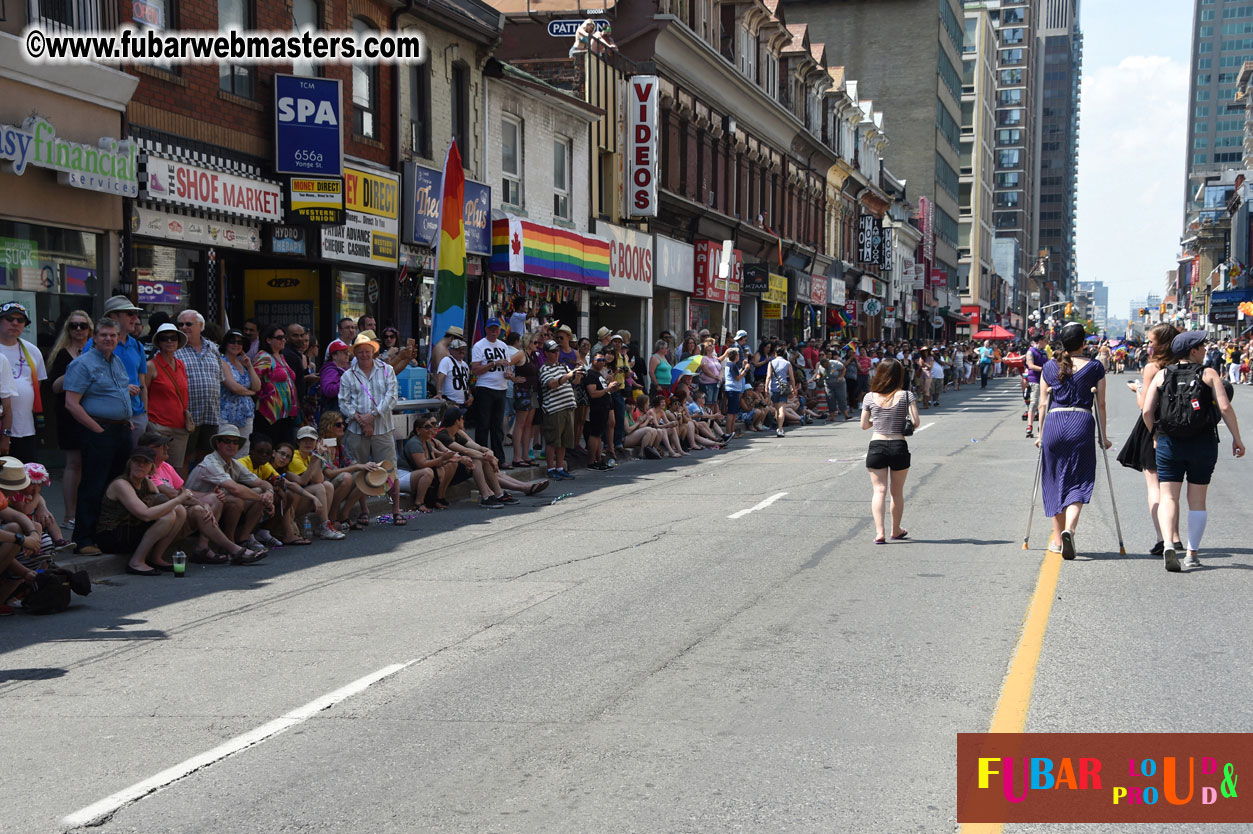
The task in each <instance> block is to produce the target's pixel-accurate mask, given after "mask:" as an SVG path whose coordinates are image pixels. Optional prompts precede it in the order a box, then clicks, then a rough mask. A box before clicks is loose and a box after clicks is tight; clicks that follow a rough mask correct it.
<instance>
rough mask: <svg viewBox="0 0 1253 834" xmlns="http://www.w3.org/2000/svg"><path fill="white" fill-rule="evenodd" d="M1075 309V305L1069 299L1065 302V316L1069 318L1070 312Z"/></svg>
mask: <svg viewBox="0 0 1253 834" xmlns="http://www.w3.org/2000/svg"><path fill="white" fill-rule="evenodd" d="M1074 311H1075V305H1074V304H1071V303H1070V302H1069V301H1067V302H1066V318H1070V314H1071V313H1073V312H1074Z"/></svg>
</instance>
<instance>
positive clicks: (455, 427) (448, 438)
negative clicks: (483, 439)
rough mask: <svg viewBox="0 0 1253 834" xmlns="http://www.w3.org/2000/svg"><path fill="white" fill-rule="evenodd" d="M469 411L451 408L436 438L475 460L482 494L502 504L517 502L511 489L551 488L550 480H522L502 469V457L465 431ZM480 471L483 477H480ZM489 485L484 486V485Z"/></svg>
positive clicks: (531, 492) (535, 490)
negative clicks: (478, 442) (475, 440)
mask: <svg viewBox="0 0 1253 834" xmlns="http://www.w3.org/2000/svg"><path fill="white" fill-rule="evenodd" d="M465 415H466V413H465V412H464V411H462V410H461V409H459V408H450V409H448V411H446V412H445V413H444V419H443V420H441V421H440V430H439V431H438V432H437V433H436V434H435V439H436V440H437V441H439V442H440V443H441V444H443V446H444V447H445V448H447V449H449V450H451V451H453V452H460V453H461V454H463V455H466V456H467V457H469V458H471V459H472V460H473V461H474V481H475V483H476V484H478V485H479V495H482V496H491V497H493V498H494V499H495V500H496V501H499V502H501V503H503V504H517V503H518V499H516V498H514V497H513V496H511V495H510V494H509V493H507V492H505V490H506V489H512V490H515V491H517V492H521V493H523V494H525V495H535V494H536V493H539V492H543V491H544V490H545V489H547V488H548V483H549V482H548V481H547V480H542V481H531V482H529V483H527V482H525V481H519V480H518V479H517V478H513V477H511V476H509V475H506V474H504V473H503V472H501V471H500V461H498V460H496V456H495V455H494V454H492V450H491V449H488V448H487V447H486V446H480V445H479V444H477V443H475V442H474V441H473V440H471V439H470V435H468V434H466V423H465ZM480 475H481V479H480ZM484 486H486V487H487V489H486V490H485V489H484V488H483V487H484Z"/></svg>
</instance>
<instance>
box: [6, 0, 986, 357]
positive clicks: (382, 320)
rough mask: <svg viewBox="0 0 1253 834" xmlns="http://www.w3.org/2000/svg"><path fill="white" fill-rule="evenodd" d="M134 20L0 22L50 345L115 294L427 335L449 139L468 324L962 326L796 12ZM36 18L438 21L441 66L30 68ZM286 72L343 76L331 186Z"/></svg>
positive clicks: (641, 3) (766, 329)
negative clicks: (458, 187) (308, 159)
mask: <svg viewBox="0 0 1253 834" xmlns="http://www.w3.org/2000/svg"><path fill="white" fill-rule="evenodd" d="M49 3H51V4H52V5H51V6H50V5H48V4H49ZM142 5H143V7H144V8H143V10H142V14H139V13H138V12H137V11H136V10H138V9H139V6H140V4H135V5H134V6H132V4H123V5H122V6H121V7H120V8H106V6H105V5H103V0H31V2H30V3H29V4H28V6H27V9H26V10H25V11H26V12H27V15H26V17H25V18H23V16H22V15H21V14H17V15H9V16H8V18H7V19H6V20H5V21H4V22H2V23H0V156H3V158H4V162H5V164H4V166H3V169H2V170H0V185H3V190H2V191H0V193H2V194H3V195H4V196H3V198H2V200H0V287H2V291H3V293H4V294H5V295H6V296H7V297H13V298H17V299H19V300H22V301H23V302H25V303H26V304H27V305H28V307H29V308H30V309H32V310H33V311H34V318H35V319H36V322H35V324H34V327H33V328H32V329H33V330H34V331H35V333H36V334H37V338H38V339H39V341H40V343H41V344H43V345H46V344H50V343H51V341H52V339H53V338H55V334H56V332H57V331H58V329H59V326H60V323H61V322H62V321H63V320H64V317H65V316H66V315H67V314H68V313H69V312H70V311H71V310H74V309H86V310H88V311H89V312H92V313H96V312H98V311H99V309H100V308H101V307H102V306H103V300H104V298H106V297H107V296H108V295H109V294H111V293H113V292H123V293H126V294H128V295H130V296H131V297H132V298H134V299H135V300H136V301H137V302H138V303H139V304H140V305H141V306H142V307H143V308H144V309H145V310H147V311H148V312H149V313H154V312H157V311H164V312H166V313H169V314H174V313H175V312H177V311H178V310H180V309H183V308H186V307H192V308H195V309H197V310H200V311H202V312H203V313H204V314H205V315H206V317H207V318H208V319H210V320H211V321H217V322H221V323H223V324H227V323H229V324H234V325H238V324H240V323H241V322H242V321H244V320H245V319H248V318H255V319H257V320H259V321H261V322H263V323H264V322H274V323H280V324H285V323H288V322H293V321H296V322H300V323H302V324H305V325H306V326H309V327H311V328H312V329H313V330H314V331H315V332H316V333H317V334H319V335H320V336H322V337H323V343H324V344H325V342H326V338H325V337H326V336H329V335H330V334H333V332H334V329H335V323H336V322H337V320H338V319H340V318H341V317H345V316H351V317H354V318H355V317H358V316H361V315H365V314H369V315H372V316H374V317H375V318H376V319H378V321H379V324H380V325H385V324H393V325H395V326H396V327H397V328H398V329H399V330H400V331H401V335H402V338H409V337H413V338H415V339H418V340H419V342H421V343H423V344H426V343H428V342H429V339H430V337H431V333H430V327H429V322H430V315H431V306H432V298H431V296H432V287H433V278H432V276H433V269H434V246H435V243H436V240H437V236H438V218H439V199H440V183H441V177H442V171H441V165H442V163H443V160H444V156H445V152H446V149H447V147H448V144H449V142H450V140H454V139H455V140H456V142H457V145H458V148H459V150H460V153H461V156H462V159H463V164H464V169H465V171H464V173H465V176H466V179H467V181H468V185H467V189H466V205H465V206H464V215H465V219H466V237H467V244H468V245H467V248H468V253H469V256H468V263H467V273H468V277H469V291H468V295H469V298H468V299H467V304H466V309H467V311H468V317H469V319H470V321H467V328H470V327H473V324H474V321H473V319H474V318H475V316H476V312H477V311H479V310H486V311H487V312H490V313H502V314H503V313H507V312H509V311H510V310H511V308H512V307H513V306H514V305H515V303H516V299H518V298H521V299H523V300H524V303H525V304H526V306H527V307H528V308H529V309H530V310H531V311H532V312H533V313H535V314H538V315H541V316H548V317H555V318H559V319H561V320H562V321H564V322H569V323H571V324H572V326H573V327H574V329H575V330H576V332H578V333H580V334H589V333H595V332H596V330H597V329H598V328H599V327H601V326H608V327H611V328H613V329H621V328H625V329H628V330H630V331H631V332H632V334H633V336H634V337H635V338H636V339H638V340H639V341H641V342H642V343H644V344H648V343H649V342H650V341H651V339H652V338H654V337H655V336H656V335H658V334H660V333H661V332H662V331H664V330H668V331H671V332H672V333H676V334H677V333H680V332H682V331H684V330H687V329H701V328H708V329H710V330H711V331H712V332H714V333H715V334H716V333H720V332H724V333H733V332H734V331H735V330H737V329H740V328H743V329H745V330H747V331H749V333H750V334H751V335H752V336H753V337H754V338H760V337H765V336H770V335H777V336H789V337H790V336H796V337H799V338H806V337H822V336H825V335H826V334H828V333H831V332H834V331H840V332H841V333H842V335H845V336H848V337H861V338H878V337H880V336H883V335H891V336H898V337H928V338H930V337H936V336H939V335H943V334H946V333H952V332H953V331H952V328H953V327H954V325H959V324H961V323H963V321H964V320H963V319H962V317H961V314H960V301H959V300H958V299H957V298H956V297H955V294H954V296H953V297H951V298H950V296H949V294H948V290H947V289H945V285H946V283H947V276H946V275H944V274H943V273H942V272H940V271H938V270H936V269H934V267H933V263H932V259H933V258H934V228H933V227H934V221H933V220H932V219H931V218H930V217H929V214H928V199H927V197H926V195H919V196H918V197H917V198H914V197H913V196H912V195H910V194H909V192H908V188H907V183H904V182H901V181H899V180H898V179H896V178H895V177H893V176H892V174H891V173H890V171H889V170H888V168H887V166H886V164H885V160H886V158H887V156H888V153H887V150H888V147H889V145H888V131H887V129H886V127H885V118H884V114H883V113H881V112H879V111H877V110H876V109H875V107H874V103H873V102H872V101H867V100H864V99H861V98H859V96H858V91H857V82H856V81H855V80H852V79H847V78H845V77H844V75H843V71H842V69H841V68H839V67H838V66H837V67H833V66H829V65H828V61H827V56H826V52H825V50H824V48H823V47H822V45H821V44H815V43H812V42H810V39H809V36H808V32H807V30H806V27H805V26H804V25H789V24H788V23H787V22H786V20H785V19H784V15H783V9H782V8H781V7H780V6H778V5H777V4H776V3H774V2H763V1H762V0H752V1H751V2H736V3H729V2H724V3H719V2H684V3H677V4H676V3H673V2H671V1H670V0H624V2H619V3H617V4H607V5H606V7H605V8H604V9H603V10H601V11H599V12H598V13H596V14H594V15H593V16H592V19H593V23H592V24H590V25H589V26H583V24H584V19H585V17H586V15H587V12H586V11H580V10H578V9H577V8H575V6H576V5H577V4H574V3H566V2H563V1H562V0H557V1H556V2H540V3H537V2H535V0H531V2H525V0H499V2H496V3H495V4H492V5H489V4H487V3H483V2H480V0H410V2H408V3H407V4H397V3H390V2H381V1H380V0H353V2H351V3H347V4H344V3H337V2H331V1H330V0H327V2H321V1H320V0H293V2H291V3H284V4H271V3H266V2H258V3H255V4H240V3H231V2H228V0H217V2H209V0H186V2H180V3H178V4H177V6H175V5H174V4H171V3H167V2H162V0H157V2H145V3H143V4H142ZM567 6H569V7H570V8H567ZM87 7H90V8H87ZM19 11H21V10H20V9H19ZM28 22H40V23H43V24H45V25H48V26H55V27H70V28H73V27H78V28H80V29H81V28H110V27H111V25H114V24H116V23H117V22H122V23H126V22H135V23H136V25H141V26H148V27H152V28H157V29H171V30H173V29H178V28H181V29H212V28H228V27H231V26H235V27H241V28H247V29H261V30H271V31H274V30H283V29H292V28H298V27H302V26H305V25H311V26H315V27H317V28H321V29H327V30H356V31H358V32H365V31H370V30H418V31H420V32H422V34H423V35H424V36H425V38H426V44H427V49H428V52H427V56H426V60H425V61H423V62H422V63H420V64H396V65H364V64H358V65H348V64H330V63H328V64H324V65H314V64H307V65H299V66H295V67H292V66H282V65H278V66H250V67H249V66H234V65H226V64H223V65H221V66H218V65H212V64H210V65H185V66H128V67H125V68H123V69H113V68H109V67H104V66H100V65H96V64H83V65H60V66H48V65H41V66H38V67H34V66H31V65H29V64H27V63H26V62H25V61H24V60H23V59H22V56H21V53H20V46H21V45H20V41H19V39H18V33H19V32H20V31H21V30H22V29H23V28H24V26H25V25H26V24H27V23H28ZM606 24H609V25H610V28H609V30H608V32H605V31H604V29H605V26H606ZM580 28H581V29H582V33H583V34H580ZM593 30H596V31H598V32H600V34H598V35H596V36H595V37H590V38H589V37H587V33H589V32H591V31H593ZM292 75H297V76H300V77H302V78H306V79H309V80H310V84H308V85H302V84H301V82H300V79H299V78H297V79H292V78H290V77H289V76H292ZM293 81H295V83H296V85H297V86H296V88H295V89H299V88H300V87H301V86H308V87H310V89H313V88H318V89H320V90H323V91H324V90H325V89H326V88H327V85H328V84H331V85H332V86H334V82H338V85H337V87H335V89H336V92H335V96H336V97H337V101H336V102H335V105H336V107H335V113H336V117H337V119H338V121H339V125H340V128H341V130H340V133H341V138H340V140H339V147H338V151H339V152H340V153H341V154H342V167H341V168H340V170H339V172H338V176H335V175H334V172H333V171H332V172H331V176H324V177H321V178H318V177H313V176H304V175H302V174H300V173H299V172H297V173H292V172H291V169H290V165H288V164H285V161H284V156H283V154H284V153H285V152H287V150H285V146H284V142H285V141H286V140H285V136H286V134H285V133H283V132H282V131H281V129H280V128H281V127H282V126H281V125H280V115H279V114H280V110H281V109H282V108H280V107H279V104H278V99H280V98H282V97H283V96H284V95H286V92H285V91H288V90H291V89H293V88H292V87H291V84H292V82H293ZM297 95H299V93H297ZM283 112H284V113H286V112H290V108H288V109H287V110H284V111H283ZM288 150H289V149H288ZM280 171H281V172H282V173H279V172H280ZM336 183H338V184H337V185H336ZM327 221H330V222H327ZM967 323H968V322H967ZM438 335H440V334H436V336H437V337H438Z"/></svg>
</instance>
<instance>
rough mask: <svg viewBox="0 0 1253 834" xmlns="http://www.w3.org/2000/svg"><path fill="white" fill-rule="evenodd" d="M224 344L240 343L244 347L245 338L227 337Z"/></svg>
mask: <svg viewBox="0 0 1253 834" xmlns="http://www.w3.org/2000/svg"><path fill="white" fill-rule="evenodd" d="M222 344H224V345H239V346H240V347H243V346H244V342H243V340H242V339H227V340H226V341H225V342H223V343H222Z"/></svg>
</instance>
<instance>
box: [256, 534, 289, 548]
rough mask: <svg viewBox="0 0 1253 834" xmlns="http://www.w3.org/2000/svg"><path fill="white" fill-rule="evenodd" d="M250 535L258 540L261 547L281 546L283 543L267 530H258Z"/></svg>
mask: <svg viewBox="0 0 1253 834" xmlns="http://www.w3.org/2000/svg"><path fill="white" fill-rule="evenodd" d="M252 537H253V538H254V539H256V540H257V541H258V542H260V543H261V545H262V546H263V547H266V548H269V549H271V550H272V549H274V548H278V547H282V546H283V543H282V542H281V541H279V540H278V538H277V537H276V536H275V535H274V534H273V533H271V532H270V531H269V530H258V531H257V532H255V533H253V534H252Z"/></svg>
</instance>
